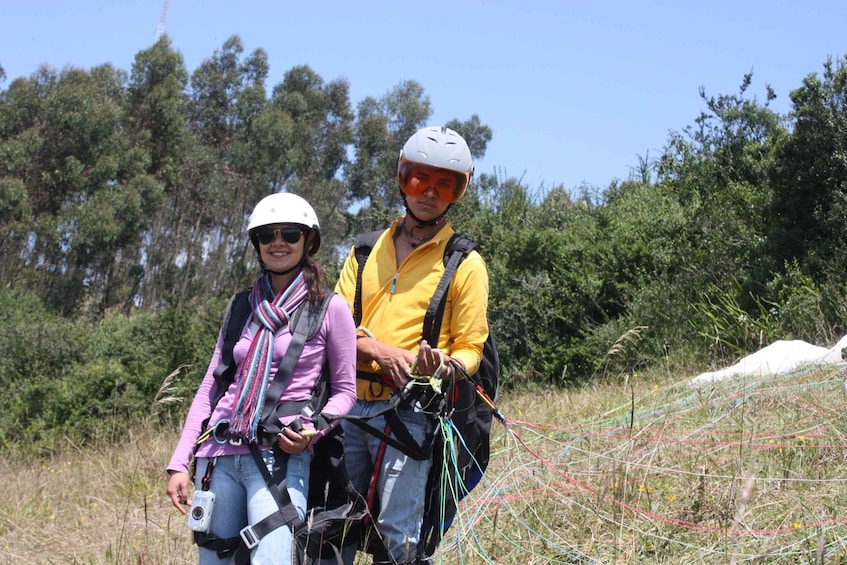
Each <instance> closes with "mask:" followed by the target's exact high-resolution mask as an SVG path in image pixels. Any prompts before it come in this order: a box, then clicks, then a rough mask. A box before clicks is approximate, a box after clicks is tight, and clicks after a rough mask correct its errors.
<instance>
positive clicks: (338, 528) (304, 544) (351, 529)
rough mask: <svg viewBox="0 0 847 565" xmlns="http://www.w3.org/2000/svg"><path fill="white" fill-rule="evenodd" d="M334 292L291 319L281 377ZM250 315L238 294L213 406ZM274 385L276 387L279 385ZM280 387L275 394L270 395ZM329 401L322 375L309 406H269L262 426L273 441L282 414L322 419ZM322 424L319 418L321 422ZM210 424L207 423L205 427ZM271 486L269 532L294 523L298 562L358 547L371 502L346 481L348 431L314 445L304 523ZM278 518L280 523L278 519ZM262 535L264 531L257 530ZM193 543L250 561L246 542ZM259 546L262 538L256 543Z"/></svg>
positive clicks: (229, 315)
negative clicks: (273, 504) (273, 509)
mask: <svg viewBox="0 0 847 565" xmlns="http://www.w3.org/2000/svg"><path fill="white" fill-rule="evenodd" d="M332 295H333V293H328V294H327V296H326V297H325V298H324V300H323V301H321V302H304V303H303V305H302V306H301V307H300V308H298V309H297V310H296V311H295V312H294V314H293V315H292V318H291V321H290V322H289V330H290V331H291V333H292V336H293V337H292V344H291V346H290V347H289V350H290V351H291V354H290V355H289V354H286V355H285V356H284V357H283V361H282V363H281V365H280V368H279V370H278V372H277V374H278V375H282V376H285V374H286V372H287V373H288V374H290V371H291V370H292V369H293V367H294V364H296V361H297V358H298V357H299V355H300V350H301V349H302V345H303V344H305V342H307V341H309V340H311V339H312V338H313V337H314V336H315V334H316V333H317V331H318V330H319V329H320V327H321V324H322V323H323V319H324V316H325V315H326V310H327V308H328V307H329V302H330V299H331V298H332ZM251 313H252V308H251V307H250V303H249V291H244V292H239V293H237V294H235V295H234V296H233V297H232V298H231V299H230V302H229V305H228V306H227V309H226V313H225V314H224V321H223V325H222V332H223V346H222V348H221V357H220V362H219V363H218V366H217V367H216V368H215V372H214V376H215V382H216V397H215V399H214V403H213V406H214V405H215V404H217V402H218V401H219V400H220V398H221V397H222V396H223V393H224V391H226V389H227V387H228V386H229V383H231V382H232V380H233V379H234V378H235V364H234V362H233V357H232V352H233V348H234V347H235V342H236V341H237V340H238V338H239V336H240V335H241V330H242V329H243V327H244V324H245V323H246V321H247V317H248V316H249V315H250V314H251ZM285 381H287V379H279V380H277V378H276V377H275V378H274V381H273V382H272V383H271V385H270V386H269V387H268V393H266V398H268V399H269V398H272V397H273V395H274V394H275V395H276V396H275V397H276V398H279V394H281V392H282V389H283V388H284V386H285V384H286V383H285ZM275 383H276V384H275ZM273 388H276V390H275V391H272V389H273ZM328 397H329V383H328V378H327V373H326V370H324V371H322V373H321V377H320V378H319V379H318V381H317V382H316V383H315V386H314V388H313V390H312V396H311V399H310V400H309V401H304V402H284V403H278V404H275V405H272V404H271V403H268V402H266V406H265V410H264V411H263V416H262V423H261V424H260V427H262V428H263V429H264V430H265V432H266V433H267V434H270V435H272V436H275V434H276V433H278V432H279V431H281V430H277V429H276V428H274V423H275V422H277V421H278V417H279V416H281V415H293V414H299V413H303V412H305V413H309V414H319V413H320V410H321V409H322V408H323V406H324V405H325V404H326V401H327V399H328ZM319 419H320V417H319ZM319 419H318V421H316V422H315V424H316V427H318V428H320V427H322V426H323V425H326V423H325V422H321V423H319ZM207 423H208V422H205V423H204V426H203V427H204V428H205V427H206V425H207ZM251 452H253V455H254V457H257V456H258V457H260V456H259V455H258V449H255V450H254V449H253V448H252V446H251ZM260 461H261V460H260V459H259V460H258V461H257V464H258V465H259V468H260V469H261V470H262V472H263V473H265V472H266V469H265V467H264V465H263V464H261V462H260ZM265 478H266V480H268V481H269V484H268V488H269V489H270V491H271V493H272V494H273V495H274V497H275V499H276V500H277V504H278V505H279V507H280V513H279V514H278V515H271V516H270V517H268V518H266V519H265V521H267V522H269V523H270V524H272V525H271V526H269V527H270V528H275V527H279V525H281V524H280V523H278V522H280V521H283V522H284V523H290V524H291V525H292V527H293V530H294V551H295V556H294V557H295V560H294V562H295V563H298V564H303V563H310V562H316V561H317V560H318V559H323V558H333V557H334V558H336V559H337V560H338V562H339V563H340V551H341V548H342V547H343V546H346V545H352V544H354V543H358V540H359V539H360V537H361V536H360V534H359V533H358V532H359V529H360V527H361V522H362V519H363V518H364V516H365V514H366V513H367V503H366V502H365V500H364V498H363V497H362V496H361V495H359V493H358V492H357V491H356V489H355V488H354V487H353V484H352V483H351V482H350V480H349V478H348V476H347V469H346V467H345V465H344V432H343V430H342V428H341V426H335V427H334V428H333V429H332V430H331V431H330V432H329V433H328V434H327V435H325V436H324V437H322V438H320V440H319V441H317V442H315V443H314V445H313V456H312V462H311V465H310V476H309V493H308V498H307V511H306V519H305V521H300V520H299V516H297V515H296V511H295V510H294V508H293V506H292V505H291V500H290V499H289V498H288V493H287V492H286V491H285V489H284V488H280V485H278V484H272V483H271V481H270V475H266V477H265ZM275 517H276V518H275ZM260 525H261V523H260V524H257V525H254V526H251V527H256V529H257V531H258V532H261V531H262V529H260V528H259V527H258V526H260ZM195 541H196V542H197V543H198V544H199V545H203V546H205V547H208V548H209V549H214V550H216V551H218V554H219V555H221V556H225V555H233V561H234V562H235V563H248V562H249V548H248V547H247V546H246V545H245V543H244V541H245V540H244V538H243V536H242V537H238V538H230V539H223V540H222V539H216V538H212V537H211V536H208V535H206V534H199V535H197V533H195ZM255 541H256V542H258V539H256V540H255Z"/></svg>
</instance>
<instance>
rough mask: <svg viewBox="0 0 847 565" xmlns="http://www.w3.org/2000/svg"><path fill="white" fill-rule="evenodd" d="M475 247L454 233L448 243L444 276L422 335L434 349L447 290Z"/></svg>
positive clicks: (466, 238)
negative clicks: (464, 260)
mask: <svg viewBox="0 0 847 565" xmlns="http://www.w3.org/2000/svg"><path fill="white" fill-rule="evenodd" d="M475 245H476V244H475V243H474V242H473V240H472V239H471V238H469V237H468V236H466V235H460V234H457V233H454V234H453V235H452V237H450V241H448V242H447V248H446V249H445V250H444V274H443V275H441V280H440V281H438V286H437V287H436V288H435V293H434V294H433V295H432V299H431V300H430V301H429V306H428V307H427V309H426V314H425V315H424V324H423V332H422V335H423V338H424V339H425V340H426V341H427V343H429V344H430V345H431V346H432V347H438V336H439V334H440V333H441V322H442V318H443V317H444V306H445V305H446V304H447V289H448V288H449V287H450V281H451V280H452V279H453V275H455V274H456V269H457V268H458V267H459V263H461V262H462V259H464V258H465V257H466V256H467V254H468V253H470V252H471V250H473V248H474V246H475Z"/></svg>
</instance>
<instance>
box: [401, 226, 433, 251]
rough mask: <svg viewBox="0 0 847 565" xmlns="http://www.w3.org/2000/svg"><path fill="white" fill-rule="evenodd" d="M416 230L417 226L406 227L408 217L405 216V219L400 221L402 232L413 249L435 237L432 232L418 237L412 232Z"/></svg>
mask: <svg viewBox="0 0 847 565" xmlns="http://www.w3.org/2000/svg"><path fill="white" fill-rule="evenodd" d="M414 230H415V228H412V229H409V228H407V227H406V218H403V221H402V222H400V233H402V234H403V239H405V240H406V243H408V244H409V245H410V246H411V247H412V249H415V248H416V247H417V246H419V245H421V244H422V243H426V242H427V241H429V240H430V239H432V238H433V237H435V234H432V235H430V236H428V237H417V236H416V235H414V234H412V232H413V231H414Z"/></svg>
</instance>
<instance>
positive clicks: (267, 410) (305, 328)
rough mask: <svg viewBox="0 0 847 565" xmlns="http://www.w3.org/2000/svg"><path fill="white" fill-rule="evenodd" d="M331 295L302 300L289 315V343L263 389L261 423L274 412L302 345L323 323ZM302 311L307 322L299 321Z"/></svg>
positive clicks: (289, 378)
mask: <svg viewBox="0 0 847 565" xmlns="http://www.w3.org/2000/svg"><path fill="white" fill-rule="evenodd" d="M332 296H333V293H331V292H330V293H327V295H326V296H325V297H324V298H323V300H321V301H320V302H309V301H306V302H304V303H303V304H302V305H301V306H300V307H299V308H298V309H297V312H295V313H294V315H293V316H292V317H291V322H290V323H292V324H293V326H292V327H290V328H289V329H290V331H291V343H290V344H289V345H288V349H286V350H285V355H283V356H282V361H281V362H280V364H279V368H278V369H277V370H276V374H275V375H274V379H273V381H271V384H270V385H269V386H268V390H267V391H265V404H264V406H263V408H262V417H261V419H260V420H259V421H260V422H261V423H262V424H263V425H264V424H265V423H266V422H268V421H269V419H270V418H271V417H272V416H273V415H274V414H275V412H276V406H277V403H278V402H279V397H280V396H282V393H283V391H284V390H285V387H287V386H288V381H290V380H291V374H292V373H293V372H294V367H295V366H296V365H297V360H298V359H300V353H302V351H303V346H304V345H306V342H307V341H309V340H310V339H312V338H313V337H314V336H315V334H316V333H317V332H318V329H320V327H321V324H323V320H324V316H326V311H327V308H329V303H330V301H331V300H332ZM303 311H305V313H306V316H307V317H306V320H305V321H307V322H308V323H301V321H300V318H301V317H302V315H303Z"/></svg>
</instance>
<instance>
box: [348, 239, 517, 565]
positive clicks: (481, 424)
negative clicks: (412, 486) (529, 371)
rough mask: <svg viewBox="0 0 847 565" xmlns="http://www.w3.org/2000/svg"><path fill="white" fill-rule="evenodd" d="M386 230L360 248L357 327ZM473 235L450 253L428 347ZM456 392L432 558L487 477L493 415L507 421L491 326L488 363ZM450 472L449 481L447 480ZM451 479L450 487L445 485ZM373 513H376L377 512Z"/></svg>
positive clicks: (436, 471) (438, 480)
mask: <svg viewBox="0 0 847 565" xmlns="http://www.w3.org/2000/svg"><path fill="white" fill-rule="evenodd" d="M382 233H384V230H379V231H374V232H368V233H365V234H361V235H359V236H358V237H357V238H356V242H355V244H354V248H355V255H356V260H357V262H358V266H359V270H358V274H357V278H356V295H355V298H354V305H353V312H354V314H353V317H354V319H355V321H356V325H359V324H360V323H361V318H362V290H361V286H362V272H363V270H364V267H365V262H366V261H367V259H368V256H369V255H370V252H371V250H372V249H373V246H374V244H375V243H376V240H377V239H378V238H379V236H380V235H381V234H382ZM474 246H475V244H474V242H473V240H471V239H470V237H468V236H465V235H459V234H454V235H453V236H452V237H451V238H450V241H449V242H448V243H447V248H446V249H445V251H444V267H445V269H444V274H443V275H442V277H441V280H440V281H439V284H438V286H437V287H436V290H435V293H434V294H433V296H432V299H431V300H430V303H429V307H428V308H427V312H426V315H425V317H424V325H423V329H422V332H421V335H422V337H423V338H424V339H426V340H427V342H428V343H435V344H437V343H438V336H439V333H440V330H441V322H442V318H443V315H444V308H445V304H446V302H447V290H448V289H449V287H450V281H451V280H452V278H453V275H454V274H455V272H456V269H457V268H458V266H459V263H461V262H462V260H463V259H464V258H465V257H466V256H467V255H468V254H469V253H470V252H471V250H473V248H474ZM464 377H465V378H463V379H458V380H457V381H456V382H455V383H454V384H453V386H452V387H451V389H450V390H447V391H445V392H444V398H445V403H444V406H443V409H442V411H443V413H444V414H448V415H449V419H450V420H451V421H452V425H453V427H454V428H455V430H456V431H457V432H458V434H460V435H461V439H456V438H454V439H455V441H453V442H452V443H453V445H454V446H455V448H456V452H455V459H453V458H448V460H447V461H445V460H444V447H443V446H444V437H443V435H442V434H439V433H436V434H435V437H434V438H433V443H432V468H431V469H430V472H429V477H428V479H427V487H426V495H425V501H424V520H423V525H422V527H421V536H420V546H419V554H421V555H432V553H433V552H434V551H435V549H436V548H437V547H438V544H439V543H440V542H441V538H442V537H443V536H444V533H445V532H446V531H447V530H448V528H449V527H450V525H451V524H452V522H453V519H454V518H455V516H456V511H457V506H458V503H459V501H461V500H462V499H463V498H464V497H465V496H466V495H467V494H468V493H469V492H470V491H471V490H472V489H473V488H474V487H475V486H476V485H477V484H478V483H479V481H480V480H481V479H482V476H483V473H484V472H485V470H486V469H487V467H488V462H489V460H490V443H489V440H490V434H491V421H492V416H496V417H497V418H498V419H499V420H501V421H502V416H501V415H500V413H499V412H498V411H497V409H496V407H495V405H494V401H495V400H496V398H497V389H498V386H499V382H500V357H499V355H498V353H497V344H496V342H495V340H494V336H493V335H492V333H491V331H490V328H489V333H488V339H487V340H486V341H485V345H484V346H483V350H482V361H481V362H480V366H479V369H478V370H477V372H476V373H475V374H473V375H468V374H467V373H465V374H464ZM445 470H446V475H447V476H446V477H445V476H444V474H445ZM445 479H446V481H447V484H448V486H447V487H446V488H445V487H444V486H443V484H444V482H445ZM372 510H373V509H372Z"/></svg>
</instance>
